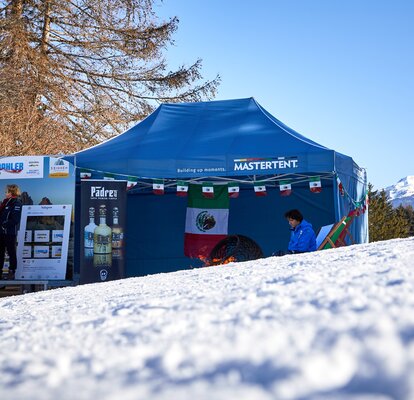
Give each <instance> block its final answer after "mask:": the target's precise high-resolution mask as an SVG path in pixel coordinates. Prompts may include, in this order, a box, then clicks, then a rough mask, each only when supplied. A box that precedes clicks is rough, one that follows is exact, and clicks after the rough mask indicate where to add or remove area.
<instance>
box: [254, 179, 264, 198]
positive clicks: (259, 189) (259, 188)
mask: <svg viewBox="0 0 414 400" xmlns="http://www.w3.org/2000/svg"><path fill="white" fill-rule="evenodd" d="M254 192H255V194H256V196H259V197H260V196H266V195H267V192H266V186H265V185H264V184H263V182H255V183H254Z"/></svg>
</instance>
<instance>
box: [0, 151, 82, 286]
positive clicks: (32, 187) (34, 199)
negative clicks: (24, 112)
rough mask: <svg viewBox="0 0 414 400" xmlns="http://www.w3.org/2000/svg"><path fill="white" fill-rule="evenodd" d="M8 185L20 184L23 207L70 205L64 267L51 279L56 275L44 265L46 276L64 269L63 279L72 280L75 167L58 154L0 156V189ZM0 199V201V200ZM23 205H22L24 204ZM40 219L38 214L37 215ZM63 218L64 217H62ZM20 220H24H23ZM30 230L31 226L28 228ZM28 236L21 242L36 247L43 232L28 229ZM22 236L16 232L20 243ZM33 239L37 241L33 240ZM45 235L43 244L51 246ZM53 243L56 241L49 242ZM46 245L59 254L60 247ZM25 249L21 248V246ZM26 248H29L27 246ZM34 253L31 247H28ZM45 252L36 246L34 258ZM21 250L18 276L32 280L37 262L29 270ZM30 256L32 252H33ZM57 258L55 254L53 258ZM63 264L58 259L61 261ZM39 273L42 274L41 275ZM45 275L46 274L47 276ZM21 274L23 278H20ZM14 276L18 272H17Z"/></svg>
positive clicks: (49, 252)
mask: <svg viewBox="0 0 414 400" xmlns="http://www.w3.org/2000/svg"><path fill="white" fill-rule="evenodd" d="M10 184H15V185H17V186H18V187H19V189H20V191H21V196H20V200H21V202H22V204H23V206H35V205H48V206H50V205H53V206H57V205H60V206H66V211H67V209H68V207H67V206H69V205H70V206H71V210H72V212H71V215H70V219H69V221H70V222H71V226H70V227H69V232H70V233H69V238H68V252H67V260H66V264H65V266H64V267H63V266H62V265H60V266H59V268H58V269H59V271H60V272H59V273H58V275H59V278H54V276H55V275H56V274H52V271H51V269H50V268H49V267H47V268H46V269H47V271H48V273H47V274H46V275H49V276H50V277H49V278H48V279H62V276H63V275H64V273H63V272H62V271H64V270H65V271H66V275H65V276H63V279H73V259H74V237H73V221H74V213H73V210H74V205H75V168H74V166H73V165H72V164H71V163H69V162H67V161H65V160H62V159H60V158H57V157H48V156H16V157H1V158H0V186H1V187H0V190H2V193H4V191H5V189H6V186H7V185H10ZM0 201H1V200H0ZM23 208H24V207H23ZM39 218H40V215H39ZM65 221H66V220H65ZM22 222H23V221H22ZM29 230H30V229H29ZM25 234H26V233H25ZM30 235H33V241H27V240H26V241H25V242H24V243H36V246H40V245H39V244H38V243H40V242H39V239H40V240H42V235H43V236H44V235H45V234H44V233H38V236H37V237H36V238H35V236H34V235H35V232H34V231H33V232H31V233H30ZM21 238H24V235H23V234H20V233H19V234H18V235H17V241H18V244H20V243H21ZM34 239H36V240H34ZM46 239H47V238H46V237H45V236H44V237H43V240H45V242H44V243H46V244H45V245H44V246H48V245H50V243H49V242H51V241H50V240H49V241H47V240H46ZM50 239H53V238H50ZM51 243H55V242H51ZM54 246H55V247H53V248H49V250H48V254H49V255H52V254H55V256H56V255H58V253H59V248H58V247H56V246H57V245H54ZM23 248H24V247H23ZM26 251H28V248H27V247H26ZM31 251H32V252H33V249H31ZM42 253H43V255H46V248H43V249H42V248H40V247H36V253H35V254H36V259H37V258H39V259H41V258H42V257H40V255H41V254H42ZM23 254H26V253H23V251H21V252H20V254H17V256H18V260H17V263H18V265H20V268H22V267H23V265H24V271H25V273H24V274H21V275H20V277H18V279H33V277H34V276H36V279H37V277H38V276H39V267H38V266H35V264H36V265H37V264H38V263H32V264H31V265H32V266H33V267H34V268H35V269H36V271H33V272H32V273H28V271H27V268H29V263H27V262H25V263H23V260H26V261H27V257H26V258H24V257H23ZM33 258H35V257H34V253H33ZM57 258H58V257H54V259H55V261H56V259H57ZM62 263H63V259H61V261H60V264H62ZM1 267H2V266H0V272H1ZM7 267H8V259H7V258H6V261H5V263H4V266H3V272H4V271H6V270H7ZM41 275H42V274H41ZM46 275H45V276H46ZM22 276H24V277H25V278H23V277H22ZM30 276H32V278H30ZM16 278H17V275H16Z"/></svg>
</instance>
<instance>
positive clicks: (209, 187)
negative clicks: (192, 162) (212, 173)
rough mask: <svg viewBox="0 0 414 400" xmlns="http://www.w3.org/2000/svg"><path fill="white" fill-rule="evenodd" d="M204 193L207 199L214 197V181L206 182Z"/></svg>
mask: <svg viewBox="0 0 414 400" xmlns="http://www.w3.org/2000/svg"><path fill="white" fill-rule="evenodd" d="M201 193H202V195H203V196H204V197H205V198H207V199H213V198H214V185H213V182H204V183H203V185H202V189H201Z"/></svg>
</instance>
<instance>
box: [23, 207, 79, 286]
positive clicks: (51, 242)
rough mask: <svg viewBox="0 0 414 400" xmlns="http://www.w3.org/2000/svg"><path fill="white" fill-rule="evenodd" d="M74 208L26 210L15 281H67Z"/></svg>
mask: <svg viewBox="0 0 414 400" xmlns="http://www.w3.org/2000/svg"><path fill="white" fill-rule="evenodd" d="M71 212H72V205H71V204H64V205H33V206H23V208H22V217H21V222H20V230H19V235H18V238H17V242H18V246H17V270H16V279H48V280H53V279H61V280H63V279H65V276H66V264H67V259H68V246H69V235H70V224H71Z"/></svg>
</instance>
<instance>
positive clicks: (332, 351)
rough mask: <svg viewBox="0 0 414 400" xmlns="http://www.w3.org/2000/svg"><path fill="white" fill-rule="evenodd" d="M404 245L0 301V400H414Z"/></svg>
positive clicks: (410, 275)
mask: <svg viewBox="0 0 414 400" xmlns="http://www.w3.org/2000/svg"><path fill="white" fill-rule="evenodd" d="M413 259H414V238H410V239H396V240H392V241H387V242H378V243H373V244H367V245H357V246H351V247H348V248H341V249H334V250H326V251H323V252H316V253H311V254H299V255H290V256H285V257H279V258H277V257H272V258H267V259H262V260H257V261H253V262H246V263H240V264H229V265H227V266H220V267H209V268H203V269H197V270H188V271H179V272H174V273H169V274H160V275H153V276H147V277H141V278H132V279H126V280H122V281H113V282H107V283H99V284H92V285H84V286H78V287H74V288H73V287H72V288H64V289H56V290H50V291H47V292H38V293H32V294H27V295H23V296H15V297H9V298H3V299H1V300H0V349H1V351H0V399H5V400H6V399H7V400H15V399H21V400H46V399H53V400H55V399H61V400H66V399H67V400H69V399H70V400H72V399H80V400H82V399H100V400H101V399H105V400H109V399H110V400H136V399H145V400H152V399H163V400H167V399H168V400H171V399H173V400H174V399H192V400H203V399H205V400H207V399H209V400H210V399H215V400H216V399H237V400H242V399H249V400H250V399H253V400H265V399H266V400H270V399H282V400H283V399H302V400H304V399H314V400H317V399H329V400H332V399H343V400H344V399H354V400H356V399H359V400H368V399H370V400H372V399H381V400H384V399H397V400H399V399H402V400H412V399H414V379H413V376H414V263H413Z"/></svg>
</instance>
